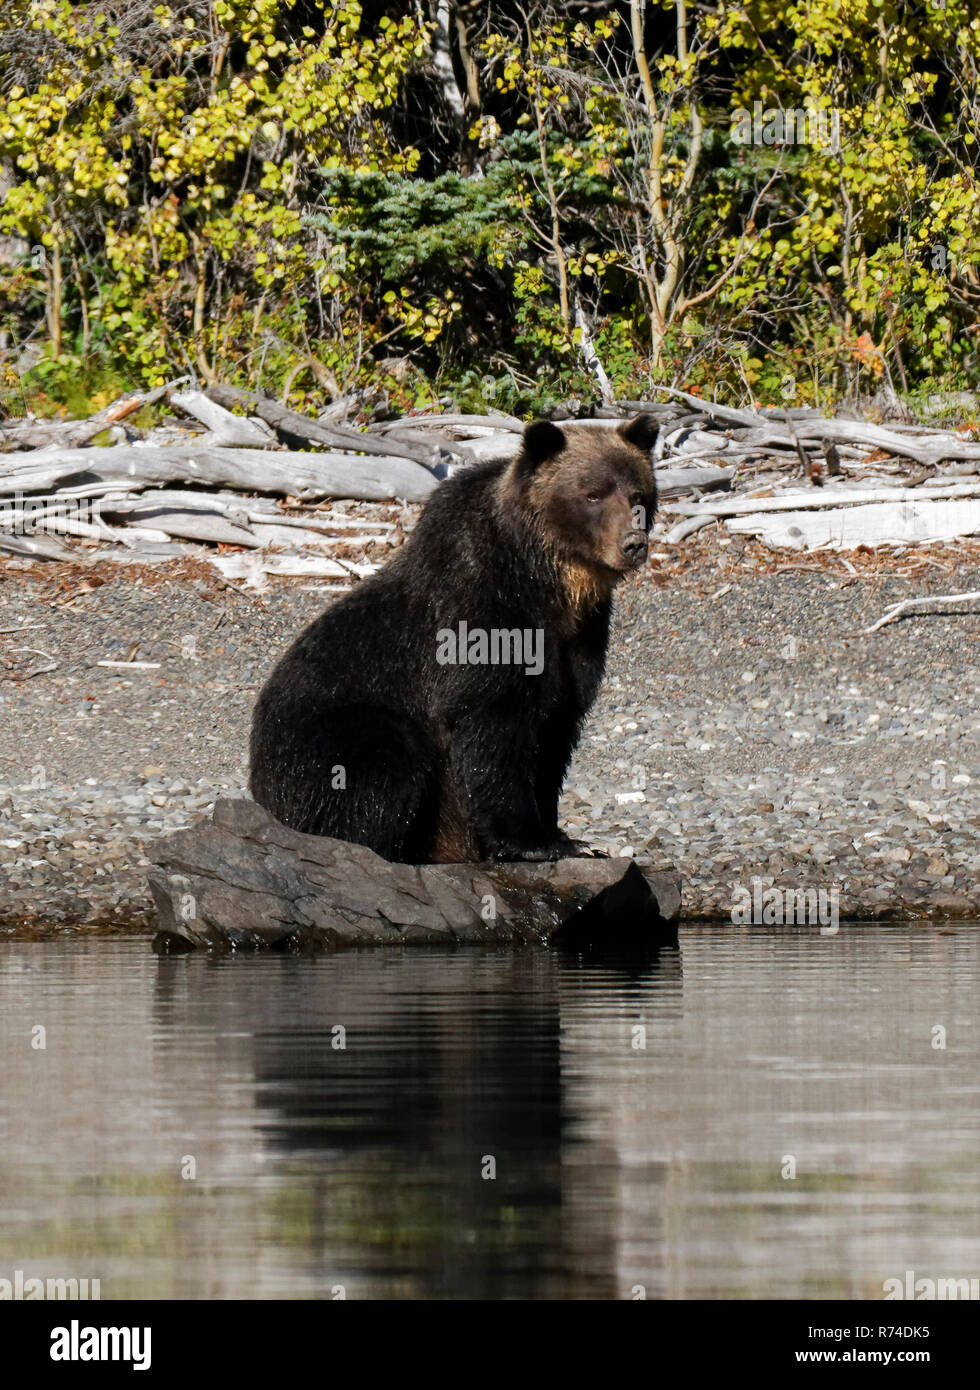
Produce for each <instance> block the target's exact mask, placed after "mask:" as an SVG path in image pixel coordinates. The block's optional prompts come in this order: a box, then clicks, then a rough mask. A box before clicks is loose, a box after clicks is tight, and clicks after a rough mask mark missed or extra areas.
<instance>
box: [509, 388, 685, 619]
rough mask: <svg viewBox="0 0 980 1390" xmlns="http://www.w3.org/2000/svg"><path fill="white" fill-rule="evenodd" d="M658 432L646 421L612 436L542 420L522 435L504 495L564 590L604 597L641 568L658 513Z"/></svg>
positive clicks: (639, 417)
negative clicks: (560, 574)
mask: <svg viewBox="0 0 980 1390" xmlns="http://www.w3.org/2000/svg"><path fill="white" fill-rule="evenodd" d="M657 432H658V431H657V424H656V421H655V420H654V418H653V416H652V415H637V416H636V417H635V418H634V419H632V420H628V421H625V422H624V423H623V424H622V425H619V426H618V427H617V428H615V429H611V428H607V427H605V426H602V425H584V424H571V425H563V426H561V427H559V426H558V425H555V424H552V423H551V422H550V421H548V420H535V421H532V423H531V424H529V425H528V426H527V428H526V429H525V431H524V437H523V440H522V442H521V450H520V453H519V454H518V455H517V457H516V458H515V460H514V461H513V463H512V464H511V466H510V469H509V470H508V474H507V475H506V478H505V483H506V490H507V495H508V498H509V501H510V502H511V503H512V504H513V503H517V504H518V505H522V506H524V507H526V508H528V509H529V510H530V512H531V514H532V516H533V520H534V523H535V526H536V528H537V529H538V531H539V532H540V533H541V535H542V537H543V539H544V541H545V543H546V545H547V546H548V548H549V550H550V551H551V552H552V554H553V555H554V557H555V559H556V560H557V562H558V564H559V567H561V568H562V569H563V570H565V571H566V572H567V574H568V576H569V580H570V587H572V588H575V589H580V588H582V587H583V586H584V587H585V588H587V589H590V590H593V591H595V592H596V593H597V594H600V593H603V592H609V591H610V590H611V589H612V587H613V586H614V585H615V583H616V582H617V581H618V580H619V579H621V578H622V577H623V575H624V574H627V573H628V572H629V571H630V570H636V569H639V568H640V567H641V566H642V565H643V564H644V563H645V562H646V558H647V548H648V533H649V530H650V527H651V526H652V524H653V517H654V512H655V511H656V507H657V487H656V483H655V482H654V477H653V464H652V461H651V458H650V450H651V449H652V448H653V446H654V444H655V443H656V440H657Z"/></svg>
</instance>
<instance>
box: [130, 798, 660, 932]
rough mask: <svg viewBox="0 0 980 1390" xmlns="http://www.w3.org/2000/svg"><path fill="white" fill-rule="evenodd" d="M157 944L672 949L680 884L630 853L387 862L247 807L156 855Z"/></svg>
mask: <svg viewBox="0 0 980 1390" xmlns="http://www.w3.org/2000/svg"><path fill="white" fill-rule="evenodd" d="M150 857H151V859H152V861H153V863H155V864H156V865H158V868H157V869H156V870H155V871H154V872H153V873H152V874H151V875H150V889H151V891H152V893H153V898H154V901H155V903H156V906H157V910H158V913H159V920H160V928H161V933H162V938H163V939H162V940H161V941H160V948H161V949H164V950H166V949H172V948H174V947H175V946H176V948H177V949H185V950H186V949H188V948H192V947H203V948H205V949H209V950H229V949H239V950H240V949H256V948H260V947H273V948H276V949H279V950H282V949H303V948H306V949H310V948H313V949H332V948H336V947H341V946H362V945H377V946H382V945H399V946H406V945H412V946H420V945H443V946H447V945H458V944H464V943H466V944H478V945H487V944H495V943H502V944H508V945H546V944H554V945H565V946H568V947H569V948H570V949H575V950H587V949H588V950H597V949H602V948H603V947H608V948H609V949H615V950H622V949H626V948H641V949H643V948H654V949H655V948H656V947H658V946H661V945H668V944H676V940H677V936H676V923H677V919H678V917H679V915H680V881H679V878H678V877H677V875H676V874H672V873H652V872H650V871H648V870H642V871H641V870H640V869H639V868H638V867H637V865H635V864H634V863H633V862H632V861H629V862H628V863H627V862H626V861H625V860H622V859H598V858H595V859H592V858H583V859H562V860H559V861H557V862H555V863H547V864H530V863H496V864H421V865H413V864H391V863H389V862H388V861H387V860H385V859H382V858H380V857H379V856H378V855H376V854H374V853H373V851H371V850H369V849H366V848H365V847H364V846H363V845H353V844H348V843H346V842H345V841H341V840H333V839H329V838H326V837H321V836H316V835H301V834H299V833H298V832H297V831H294V830H289V829H287V828H286V827H285V826H284V825H280V824H279V822H278V821H276V820H274V819H273V818H272V817H271V816H270V815H269V814H268V812H266V811H264V810H263V809H262V808H261V807H260V806H257V805H256V804H255V803H254V802H252V801H245V800H239V801H233V800H229V799H221V800H219V801H218V803H217V805H216V806H215V809H214V817H213V819H212V820H211V821H204V822H202V823H200V824H199V825H197V826H194V827H192V828H191V829H189V830H180V831H177V832H176V834H173V835H170V836H168V837H167V838H166V839H163V840H161V841H160V842H159V843H158V844H157V845H156V846H155V848H154V849H153V852H152V854H151V855H150Z"/></svg>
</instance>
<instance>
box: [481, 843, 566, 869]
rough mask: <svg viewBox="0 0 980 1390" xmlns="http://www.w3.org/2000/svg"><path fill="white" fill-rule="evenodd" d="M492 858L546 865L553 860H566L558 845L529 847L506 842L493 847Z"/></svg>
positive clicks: (491, 850)
mask: <svg viewBox="0 0 980 1390" xmlns="http://www.w3.org/2000/svg"><path fill="white" fill-rule="evenodd" d="M490 858H491V859H499V860H513V861H515V862H517V861H519V862H523V863H530V864H544V863H547V862H548V861H549V860H552V859H562V858H564V851H562V850H561V849H559V847H558V846H557V845H532V846H530V847H529V846H527V845H518V844H514V843H511V842H508V841H506V840H504V841H501V842H499V843H498V844H495V845H493V846H492V848H491V849H490Z"/></svg>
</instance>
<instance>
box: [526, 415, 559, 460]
mask: <svg viewBox="0 0 980 1390" xmlns="http://www.w3.org/2000/svg"><path fill="white" fill-rule="evenodd" d="M564 447H565V436H564V434H562V432H561V430H560V429H559V428H558V426H557V425H553V424H552V423H551V421H550V420H532V421H531V423H530V424H529V425H527V426H526V427H525V429H524V437H523V441H522V448H521V461H522V463H523V464H524V467H525V468H526V469H527V470H528V471H529V472H530V471H531V470H533V469H535V468H537V466H538V464H540V463H544V462H545V461H546V460H547V459H551V458H554V456H555V455H556V454H560V453H561V451H562V449H564Z"/></svg>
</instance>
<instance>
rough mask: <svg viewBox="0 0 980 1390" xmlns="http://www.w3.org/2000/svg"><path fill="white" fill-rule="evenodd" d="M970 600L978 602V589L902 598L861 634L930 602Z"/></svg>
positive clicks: (874, 630) (979, 592) (866, 634)
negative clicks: (970, 591)
mask: <svg viewBox="0 0 980 1390" xmlns="http://www.w3.org/2000/svg"><path fill="white" fill-rule="evenodd" d="M970 602H980V589H974V590H973V592H972V593H969V594H927V595H926V596H925V597H924V598H903V599H902V600H901V601H900V602H899V603H893V604H892V606H891V607H890V608H888V609H886V611H885V612H884V613H883V614H882V615H881V617H880V618H879V619H878V621H877V622H876V623H872V625H871V626H870V627H866V628H864V629H863V631H862V634H861V635H862V636H863V637H867V636H868V634H869V633H871V632H877V631H878V629H879V628H880V627H884V626H885V624H886V623H893V622H895V621H896V620H897V619H899V618H904V617H906V616H908V615H909V614H910V613H911V612H912V611H913V610H915V609H921V608H923V607H924V606H926V605H928V604H931V603H970ZM947 616H949V615H947Z"/></svg>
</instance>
